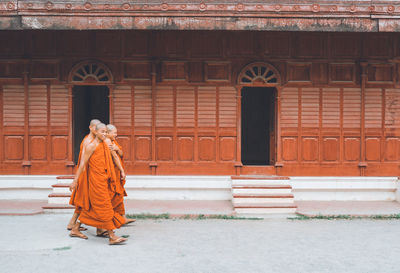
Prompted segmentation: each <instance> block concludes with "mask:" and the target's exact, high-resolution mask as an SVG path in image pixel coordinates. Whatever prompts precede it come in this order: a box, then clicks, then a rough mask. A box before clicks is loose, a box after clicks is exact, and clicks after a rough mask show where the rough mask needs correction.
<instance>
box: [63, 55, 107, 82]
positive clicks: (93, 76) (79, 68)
mask: <svg viewBox="0 0 400 273" xmlns="http://www.w3.org/2000/svg"><path fill="white" fill-rule="evenodd" d="M69 79H70V82H73V83H102V84H106V83H112V81H113V78H112V74H111V71H110V69H109V68H108V67H107V66H105V65H104V64H102V63H99V62H95V61H86V62H82V63H79V64H77V65H76V66H74V67H73V68H72V71H71V74H70V77H69Z"/></svg>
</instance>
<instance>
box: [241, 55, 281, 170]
mask: <svg viewBox="0 0 400 273" xmlns="http://www.w3.org/2000/svg"><path fill="white" fill-rule="evenodd" d="M261 67H263V68H265V69H266V71H267V72H264V73H262V69H261ZM254 68H257V70H256V71H254ZM249 71H252V72H251V75H252V76H249V74H248V73H249ZM269 71H270V72H271V73H270V72H269ZM255 72H258V73H255ZM281 79H282V78H281V75H280V73H279V71H278V70H277V69H276V68H275V67H274V66H272V65H271V64H269V63H266V62H254V63H250V64H247V65H246V66H245V67H244V68H243V69H242V70H241V71H240V73H239V74H238V78H237V85H236V90H237V106H236V108H237V146H236V151H237V153H236V157H237V161H236V163H235V168H236V175H240V173H241V169H242V167H243V163H242V91H243V88H244V87H265V88H268V87H270V88H271V87H272V88H275V92H276V93H275V94H276V96H275V98H274V108H275V109H274V125H275V133H274V138H275V141H274V142H275V153H274V161H275V165H273V168H274V169H275V174H277V175H278V174H280V168H281V167H283V164H282V159H281V139H280V135H281V128H280V112H281V105H280V104H281V99H280V98H281V90H282V80H281ZM266 167H269V166H266Z"/></svg>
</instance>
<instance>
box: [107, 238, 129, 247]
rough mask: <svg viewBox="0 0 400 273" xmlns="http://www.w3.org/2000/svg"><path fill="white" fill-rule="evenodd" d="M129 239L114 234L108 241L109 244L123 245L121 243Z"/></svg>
mask: <svg viewBox="0 0 400 273" xmlns="http://www.w3.org/2000/svg"><path fill="white" fill-rule="evenodd" d="M127 240H128V239H126V238H122V237H118V236H114V237H113V238H110V240H109V241H108V244H109V245H121V244H123V243H125V242H126V241H127Z"/></svg>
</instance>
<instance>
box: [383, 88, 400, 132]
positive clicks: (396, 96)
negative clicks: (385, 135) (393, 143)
mask: <svg viewBox="0 0 400 273" xmlns="http://www.w3.org/2000/svg"><path fill="white" fill-rule="evenodd" d="M385 96H386V98H385V128H388V129H396V128H400V90H399V89H386V92H385Z"/></svg>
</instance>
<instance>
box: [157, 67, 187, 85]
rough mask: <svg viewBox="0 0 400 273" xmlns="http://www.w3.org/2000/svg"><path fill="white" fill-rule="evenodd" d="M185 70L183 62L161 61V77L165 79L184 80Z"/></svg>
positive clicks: (185, 78)
mask: <svg viewBox="0 0 400 273" xmlns="http://www.w3.org/2000/svg"><path fill="white" fill-rule="evenodd" d="M186 70H187V69H186V63H185V62H163V63H162V66H161V77H162V79H163V80H165V81H168V80H172V81H176V80H178V81H186V80H187V74H186V72H187V71H186Z"/></svg>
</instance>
